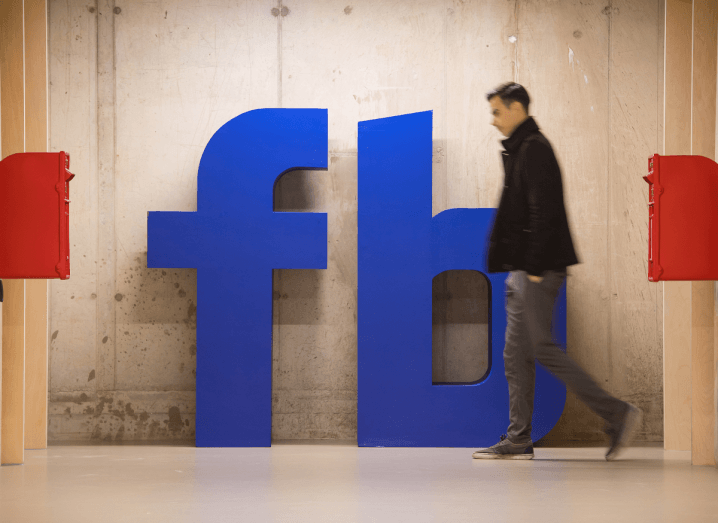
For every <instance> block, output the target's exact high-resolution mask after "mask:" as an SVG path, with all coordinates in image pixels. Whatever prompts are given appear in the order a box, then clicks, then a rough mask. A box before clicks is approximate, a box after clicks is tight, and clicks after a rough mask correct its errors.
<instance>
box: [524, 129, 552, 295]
mask: <svg viewBox="0 0 718 523" xmlns="http://www.w3.org/2000/svg"><path fill="white" fill-rule="evenodd" d="M525 161H526V163H525V179H524V183H525V185H524V187H526V199H527V202H528V211H529V220H528V225H529V227H528V228H529V233H528V245H527V246H526V251H525V260H524V261H525V265H526V272H527V273H528V275H529V279H530V280H531V281H533V282H540V281H541V273H542V272H543V270H544V260H545V259H546V255H547V253H546V249H547V247H548V242H549V240H550V238H551V234H552V225H553V223H555V221H556V220H555V218H556V217H557V215H558V213H559V212H560V207H561V205H560V203H561V202H560V201H559V199H560V198H561V173H560V172H559V170H558V163H557V162H556V158H555V157H554V154H553V151H552V150H551V148H550V146H547V145H546V144H544V143H541V142H538V141H531V142H530V143H529V144H528V146H527V149H526V157H525Z"/></svg>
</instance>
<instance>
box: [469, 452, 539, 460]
mask: <svg viewBox="0 0 718 523" xmlns="http://www.w3.org/2000/svg"><path fill="white" fill-rule="evenodd" d="M472 457H473V458H474V459H520V460H529V459H534V455H533V454H483V453H478V452H475V453H474V454H473V455H472Z"/></svg>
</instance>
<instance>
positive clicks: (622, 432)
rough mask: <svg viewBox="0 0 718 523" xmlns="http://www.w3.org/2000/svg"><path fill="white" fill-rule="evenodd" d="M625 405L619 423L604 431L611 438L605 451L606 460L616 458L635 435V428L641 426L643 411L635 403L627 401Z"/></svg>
mask: <svg viewBox="0 0 718 523" xmlns="http://www.w3.org/2000/svg"><path fill="white" fill-rule="evenodd" d="M627 405H628V408H627V409H626V414H625V415H624V417H623V422H622V423H621V425H620V426H618V427H613V428H610V429H608V430H606V433H607V434H608V435H609V437H610V438H611V443H610V445H609V447H608V452H606V461H611V460H613V459H616V458H617V457H618V455H619V454H620V453H621V451H623V449H625V448H626V447H627V446H628V445H630V444H631V442H632V441H633V438H634V437H635V435H636V430H637V429H638V427H640V426H641V418H643V412H642V411H641V409H639V408H638V407H636V406H635V405H631V404H630V403H627Z"/></svg>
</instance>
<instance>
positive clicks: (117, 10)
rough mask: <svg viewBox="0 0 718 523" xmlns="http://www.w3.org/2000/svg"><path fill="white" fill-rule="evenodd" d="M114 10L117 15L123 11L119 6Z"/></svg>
mask: <svg viewBox="0 0 718 523" xmlns="http://www.w3.org/2000/svg"><path fill="white" fill-rule="evenodd" d="M114 12H115V14H116V15H118V14H120V13H121V12H122V9H120V8H119V7H115V10H114Z"/></svg>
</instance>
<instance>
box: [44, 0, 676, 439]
mask: <svg viewBox="0 0 718 523" xmlns="http://www.w3.org/2000/svg"><path fill="white" fill-rule="evenodd" d="M659 9H660V2H659V0H639V1H633V2H628V1H627V0H618V1H617V0H614V1H613V2H599V1H593V0H588V1H583V2H573V1H571V0H556V1H552V2H545V1H539V0H515V1H503V0H501V1H488V0H487V1H484V0H481V1H478V0H477V1H473V2H465V1H459V0H445V1H442V2H437V1H434V0H419V1H410V0H396V1H392V2H385V1H380V0H358V1H356V2H352V3H346V2H344V3H339V2H337V1H334V0H312V1H305V2H297V3H296V4H292V3H291V2H289V1H284V3H283V4H280V3H279V2H277V1H271V0H244V1H242V0H239V1H228V0H219V1H215V2H212V3H208V2H192V1H189V0H176V1H173V2H165V3H141V2H137V1H135V0H127V1H126V2H120V1H119V0H114V2H112V1H110V0H103V1H101V2H100V3H99V4H95V3H94V2H90V3H89V4H88V3H86V2H80V1H79V0H52V1H51V2H50V40H51V44H50V81H51V86H50V99H51V102H50V110H51V128H50V129H51V147H52V150H67V151H69V152H71V154H72V159H73V166H74V169H75V170H76V172H77V178H76V179H75V180H74V181H73V214H72V216H71V241H72V248H73V253H74V254H73V277H72V279H71V280H70V281H68V282H64V283H63V285H53V286H52V291H51V317H50V338H51V342H50V343H51V352H50V357H51V362H50V440H51V441H59V440H83V439H91V438H94V439H96V440H99V441H111V440H114V439H144V440H164V439H192V438H193V436H194V386H195V373H196V344H195V319H196V308H197V301H196V273H195V271H193V270H162V269H156V270H155V269H147V266H146V226H145V224H146V216H147V212H148V211H150V210H162V211H195V210H196V182H197V167H198V165H199V159H200V155H201V153H202V151H203V149H204V147H205V145H206V143H207V141H208V140H209V138H210V137H211V136H212V134H213V133H214V132H215V131H216V130H217V129H218V128H219V127H220V126H221V125H222V124H223V123H225V122H226V121H227V120H229V119H230V118H232V117H234V116H237V115H238V114H240V113H242V112H245V111H248V110H251V109H256V108H261V107H326V108H328V109H329V140H330V142H329V156H330V157H329V172H328V173H322V174H321V175H317V174H315V173H311V172H293V173H290V174H288V175H286V176H285V177H283V179H282V180H281V182H280V183H279V184H278V186H277V189H276V193H275V196H276V201H275V209H276V210H277V211H317V212H326V213H328V221H329V227H328V235H329V244H328V267H327V270H326V271H288V270H285V271H275V272H274V277H273V278H274V294H273V299H274V301H273V303H274V312H273V336H274V338H273V385H272V391H273V401H272V409H273V428H272V437H273V438H274V439H275V440H276V439H354V438H356V386H357V385H356V383H357V376H356V373H357V368H356V361H357V354H356V314H357V310H356V296H357V268H356V263H357V262H356V260H357V243H356V237H357V225H356V223H357V221H356V217H357V206H358V204H359V202H357V143H356V138H357V123H358V122H359V121H360V120H367V119H373V118H382V117H387V116H393V115H398V114H404V113H410V112H415V111H425V110H433V111H434V130H433V136H434V163H433V175H434V176H433V213H434V214H437V213H439V212H441V211H443V210H445V209H449V208H453V207H492V206H495V205H496V203H497V201H498V196H499V193H500V190H501V187H502V183H503V173H502V171H501V164H500V155H499V150H500V147H499V144H498V140H499V139H500V136H499V135H498V133H497V132H496V130H495V129H493V128H492V127H491V126H490V125H489V122H490V117H489V111H488V104H487V102H486V100H485V93H486V91H488V90H489V89H491V88H493V87H494V86H496V85H497V84H499V83H501V82H504V81H509V80H515V81H519V82H521V83H523V84H524V85H526V87H527V88H528V90H529V93H530V94H531V95H532V97H533V100H534V103H533V105H532V113H533V114H534V115H535V117H536V119H537V121H538V123H539V125H540V126H541V127H542V128H543V130H544V131H545V132H546V135H547V136H548V138H549V139H550V140H551V141H552V143H553V145H554V147H555V149H556V153H557V156H558V158H559V161H560V162H561V165H562V168H563V173H564V184H565V193H566V194H565V196H566V204H567V208H568V212H569V219H570V220H571V223H572V226H573V230H574V235H575V241H576V244H577V247H578V250H579V255H580V257H581V259H582V261H583V263H582V264H581V265H579V266H577V267H576V268H574V269H572V270H571V273H570V274H571V275H570V276H569V279H568V307H569V308H568V350H569V353H570V354H571V355H572V356H573V357H574V358H576V359H577V360H578V361H579V362H580V363H581V364H582V365H584V366H585V367H586V368H587V369H588V370H589V371H590V372H591V373H592V374H593V375H594V376H595V377H596V378H598V379H599V380H600V381H601V382H602V383H603V384H604V385H605V386H606V387H607V388H608V389H609V390H611V391H612V392H614V393H616V394H618V395H620V396H622V397H624V398H626V399H629V400H633V401H635V402H636V403H637V404H639V405H640V406H641V407H642V408H644V410H645V411H646V414H647V415H646V418H645V420H646V421H645V423H644V426H643V427H642V428H641V433H640V435H639V437H640V438H642V439H645V440H660V439H662V430H663V429H662V422H661V420H662V411H661V405H662V400H661V397H662V383H661V379H660V377H661V369H662V362H661V343H662V339H661V331H662V320H661V318H662V309H661V303H662V298H661V295H660V288H659V287H658V286H650V285H648V282H647V281H646V277H645V266H644V263H645V252H644V251H645V249H644V245H645V241H646V240H645V233H646V224H647V213H646V210H645V206H644V203H645V191H643V187H642V184H643V183H644V182H643V181H642V180H641V179H640V177H641V175H642V174H643V172H644V170H645V165H644V164H645V157H647V156H648V155H650V154H652V153H654V152H656V150H657V149H656V148H657V144H658V143H659V138H660V136H659V132H660V130H659V129H658V128H657V122H658V120H659V115H660V114H661V113H660V111H661V107H659V105H660V103H661V102H660V100H661V96H659V94H660V93H661V87H660V76H661V74H662V73H661V71H662V60H663V58H662V48H661V45H660V42H661V41H660V38H659V36H660V31H661V29H660V25H661V18H660V16H659V15H660V11H659ZM447 278H448V279H447V281H445V282H442V286H443V287H442V289H444V291H446V292H444V291H442V292H444V294H442V293H440V298H441V296H443V298H441V299H440V300H439V301H441V300H444V303H436V304H435V305H436V306H438V307H444V309H443V310H446V311H452V310H453V311H455V312H456V311H461V309H462V307H465V306H471V307H476V308H477V310H479V309H481V306H480V305H477V304H480V303H481V300H480V299H479V300H478V301H476V299H477V298H476V297H475V294H474V293H473V290H476V291H477V292H478V293H479V295H480V289H478V288H476V289H474V284H473V283H472V280H471V279H470V278H466V277H465V276H462V275H461V274H456V275H452V276H447ZM449 288H452V289H454V290H453V291H449V290H448V289H449ZM461 289H464V291H465V292H468V291H471V292H470V293H469V294H471V297H466V296H464V295H463V294H462V293H461ZM448 295H451V296H452V297H451V298H448V297H447V296H448ZM495 299H503V298H502V297H501V296H497V297H495ZM447 300H448V301H447ZM466 300H469V301H466ZM472 300H473V301H472ZM457 314H459V312H457ZM440 316H441V317H442V319H441V320H439V321H438V323H437V324H435V325H434V333H435V337H434V343H435V346H434V361H435V370H437V371H438V372H440V373H441V376H442V377H446V378H450V379H448V381H451V380H452V379H453V380H456V381H461V380H460V378H461V374H460V370H462V369H464V368H465V365H464V363H465V362H466V361H473V363H472V364H473V365H476V367H477V368H479V367H480V366H481V364H482V363H481V357H482V355H485V354H486V349H485V348H484V347H483V346H482V345H481V341H480V340H481V339H484V337H483V336H484V335H483V334H482V330H481V329H482V328H484V327H483V326H484V325H485V323H482V322H483V320H481V319H480V320H478V322H477V321H476V320H475V319H470V320H466V319H465V318H464V319H462V318H463V316H462V315H461V314H459V316H461V317H459V316H455V315H453V313H451V314H450V313H449V312H447V313H446V314H444V313H442V314H441V315H440ZM444 317H445V319H444ZM479 317H480V314H479ZM472 318H473V316H472ZM465 320H466V321H465ZM474 341H476V342H475V343H472V342H474ZM472 347H477V348H476V349H473V348H472ZM472 350H475V351H478V352H473V353H472ZM467 358H468V360H467ZM452 362H453V363H452ZM110 400H112V403H110ZM120 403H122V405H120ZM127 405H129V410H131V411H132V412H133V413H134V414H132V415H131V414H129V410H128V407H127ZM98 413H99V414H98ZM133 415H134V416H135V417H133ZM152 427H154V428H152ZM170 427H171V429H170ZM600 431H601V425H600V423H599V421H598V418H597V417H596V416H594V415H593V414H592V413H590V412H588V411H587V409H586V408H585V407H583V406H582V405H581V404H580V403H579V402H578V401H577V400H576V399H575V397H574V396H572V395H571V394H569V396H568V400H567V407H566V411H565V414H564V416H563V418H562V420H561V421H560V422H559V424H558V425H557V427H556V428H555V429H554V431H553V432H552V433H551V434H549V436H548V439H549V440H551V438H553V440H554V441H566V440H573V439H581V438H588V439H601V438H602V435H601V432H600Z"/></svg>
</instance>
